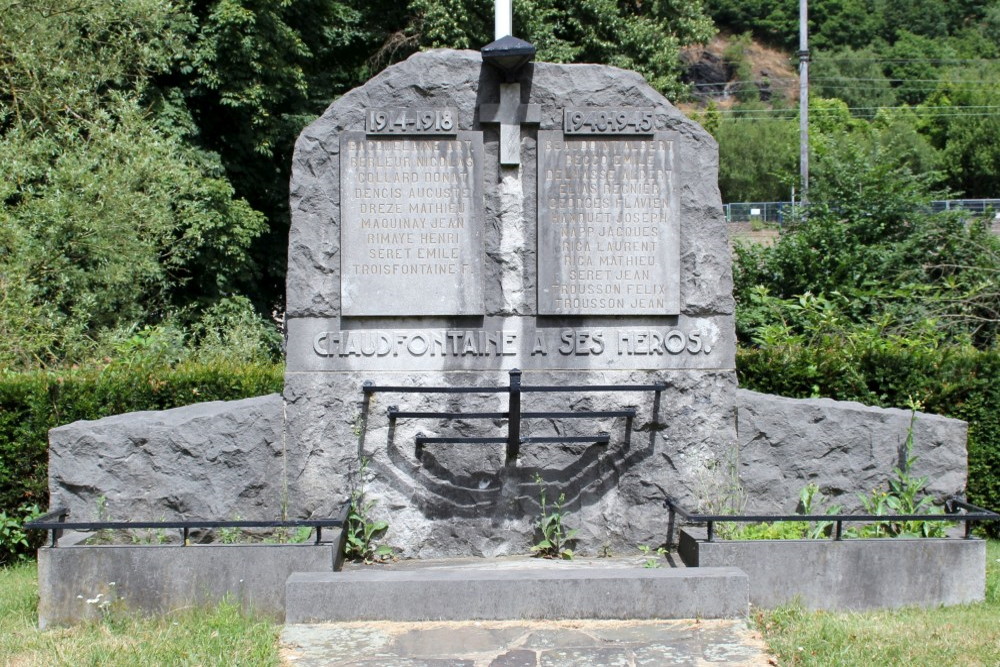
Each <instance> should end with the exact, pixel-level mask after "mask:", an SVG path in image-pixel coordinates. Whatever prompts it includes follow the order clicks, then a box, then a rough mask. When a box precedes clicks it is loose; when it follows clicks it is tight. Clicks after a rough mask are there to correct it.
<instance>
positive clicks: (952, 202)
mask: <svg viewBox="0 0 1000 667" xmlns="http://www.w3.org/2000/svg"><path fill="white" fill-rule="evenodd" d="M796 206H798V203H797V202H790V201H757V202H734V203H732V204H723V205H722V208H723V209H725V213H726V222H730V223H741V222H743V223H746V222H749V223H760V224H766V225H774V226H778V227H780V226H781V225H782V224H784V222H785V220H787V219H788V218H789V216H791V215H792V213H793V212H794V210H795V207H796ZM930 208H931V211H932V212H934V213H941V212H943V211H967V212H969V213H975V214H977V215H987V214H989V213H992V214H993V218H994V219H995V220H997V221H1000V199H946V200H940V201H932V202H931V207H930Z"/></svg>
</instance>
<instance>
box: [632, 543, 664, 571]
mask: <svg viewBox="0 0 1000 667" xmlns="http://www.w3.org/2000/svg"><path fill="white" fill-rule="evenodd" d="M639 551H640V552H642V555H643V556H645V557H646V561H645V562H644V563H643V564H642V566H643V567H644V568H646V569H647V570H655V569H657V568H659V567H662V566H661V565H660V558H662V557H663V556H666V555H667V550H666V549H664V548H663V547H657V548H656V550H654V549H653V547H651V546H649V545H648V544H640V545H639ZM653 554H656V555H655V556H654V555H653Z"/></svg>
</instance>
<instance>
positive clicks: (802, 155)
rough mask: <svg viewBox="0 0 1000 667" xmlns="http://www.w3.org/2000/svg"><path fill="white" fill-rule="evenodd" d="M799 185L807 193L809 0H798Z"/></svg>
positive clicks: (802, 196)
mask: <svg viewBox="0 0 1000 667" xmlns="http://www.w3.org/2000/svg"><path fill="white" fill-rule="evenodd" d="M799 181H800V183H799V187H800V188H801V189H802V192H801V195H800V199H801V201H802V203H803V204H805V203H806V198H807V197H808V194H809V0H799Z"/></svg>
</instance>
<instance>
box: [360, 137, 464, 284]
mask: <svg viewBox="0 0 1000 667" xmlns="http://www.w3.org/2000/svg"><path fill="white" fill-rule="evenodd" d="M343 164H344V165H345V167H346V168H345V179H344V184H343V185H344V187H345V188H346V189H347V191H346V192H344V193H343V194H344V199H345V203H346V202H349V205H347V206H345V209H344V211H345V215H344V221H343V224H344V230H345V232H346V235H347V236H349V237H350V239H351V242H352V243H351V245H349V246H348V245H346V244H345V247H344V253H345V255H344V259H345V261H344V274H345V275H344V277H345V278H348V279H350V278H357V277H361V276H365V277H395V278H397V279H398V278H403V279H406V280H410V279H416V280H417V281H419V282H424V283H426V285H427V286H428V287H430V286H432V285H433V284H434V283H436V281H435V280H434V277H435V276H438V277H439V279H449V278H450V279H454V277H456V276H461V275H464V274H467V273H469V272H471V271H472V270H473V269H472V265H473V263H474V259H475V258H474V257H471V256H467V255H468V253H467V252H466V251H465V250H464V249H465V248H467V247H468V243H467V241H466V239H465V234H466V230H467V229H468V228H470V227H472V226H473V225H472V216H473V215H475V206H474V204H473V197H474V196H475V191H474V190H475V189H474V177H473V176H474V165H475V162H474V156H473V152H472V148H471V146H470V142H469V141H463V140H460V139H450V138H449V139H437V138H435V139H393V140H388V141H370V140H365V139H356V140H355V139H352V140H350V141H348V142H347V146H346V155H345V160H344V163H343Z"/></svg>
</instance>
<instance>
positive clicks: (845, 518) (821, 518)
mask: <svg viewBox="0 0 1000 667" xmlns="http://www.w3.org/2000/svg"><path fill="white" fill-rule="evenodd" d="M665 504H666V507H667V508H668V510H669V515H668V522H667V523H668V535H667V541H668V542H669V543H673V536H674V527H675V522H676V517H677V516H680V517H681V518H682V519H684V520H685V521H688V522H690V523H696V524H701V523H703V524H705V525H706V530H707V533H708V537H707V539H708V541H709V542H714V541H715V524H716V523H720V522H726V523H777V522H782V521H803V522H825V523H830V524H833V530H832V531H831V534H830V536H831V538H832V539H833V540H841V539H843V536H844V533H843V525H844V523H885V522H895V521H944V522H948V523H954V522H964V523H965V538H966V539H969V538H971V537H972V528H973V525H974V524H975V523H976V522H977V521H998V520H1000V514H998V513H996V512H992V511H990V510H987V509H983V508H982V507H977V506H975V505H972V504H970V503H967V502H965V501H964V500H959V499H957V498H953V499H950V500H948V501H947V502H945V506H944V514H697V513H695V512H692V511H690V510H687V509H684V508H683V507H681V506H680V505H678V504H677V503H676V502H674V501H672V500H667V501H666V503H665Z"/></svg>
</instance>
